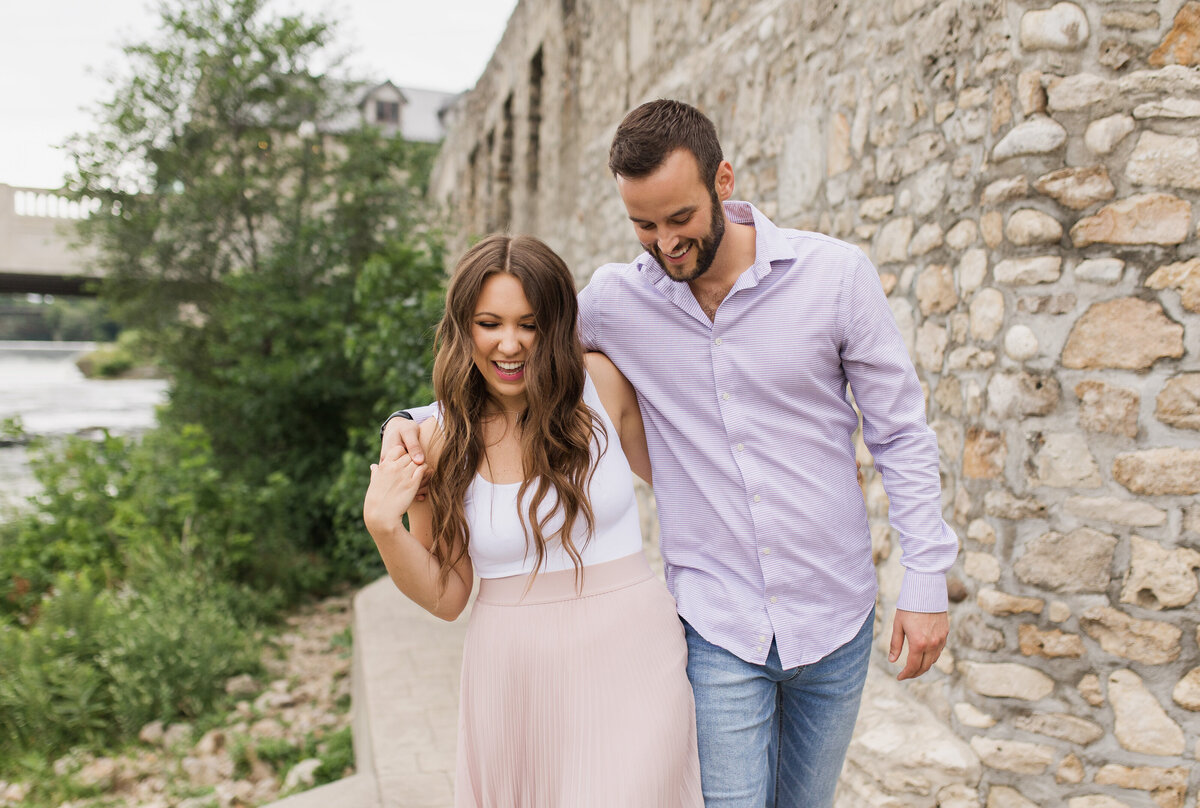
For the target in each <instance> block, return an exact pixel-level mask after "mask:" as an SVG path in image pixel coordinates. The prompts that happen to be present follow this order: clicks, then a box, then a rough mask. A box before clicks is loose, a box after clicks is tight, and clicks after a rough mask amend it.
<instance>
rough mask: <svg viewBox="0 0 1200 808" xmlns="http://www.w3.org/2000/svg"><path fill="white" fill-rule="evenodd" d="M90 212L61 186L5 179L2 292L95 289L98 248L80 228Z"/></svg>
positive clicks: (1, 192) (0, 217)
mask: <svg viewBox="0 0 1200 808" xmlns="http://www.w3.org/2000/svg"><path fill="white" fill-rule="evenodd" d="M89 212H90V211H89V209H88V207H87V206H86V205H82V204H80V203H78V202H73V201H71V200H69V199H67V198H66V197H65V196H63V195H62V194H61V193H59V192H57V191H52V190H48V189H45V188H20V187H16V186H12V185H5V184H3V183H0V294H21V293H35V294H43V295H46V294H50V295H87V294H90V292H89V289H88V281H90V280H93V279H95V278H96V277H97V270H96V269H95V264H96V262H95V250H94V249H92V248H91V247H90V246H80V245H78V244H77V241H78V237H77V236H76V233H75V229H76V228H75V225H76V223H78V222H79V221H80V220H81V219H83V218H85V217H86V216H87V215H88V214H89Z"/></svg>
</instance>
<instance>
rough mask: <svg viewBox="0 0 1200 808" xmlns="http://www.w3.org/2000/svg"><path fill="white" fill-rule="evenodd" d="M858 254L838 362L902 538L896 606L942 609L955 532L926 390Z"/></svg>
mask: <svg viewBox="0 0 1200 808" xmlns="http://www.w3.org/2000/svg"><path fill="white" fill-rule="evenodd" d="M855 252H856V253H857V260H855V261H853V265H852V267H851V269H850V271H849V272H848V273H847V276H846V277H845V279H844V282H843V289H842V296H841V301H840V302H841V312H840V317H841V321H842V323H843V324H844V325H843V332H842V338H841V356H842V366H843V368H844V369H845V373H846V378H847V380H848V381H849V382H850V389H851V392H852V393H853V395H854V400H855V403H856V404H857V405H858V408H859V409H860V410H861V411H862V415H863V440H864V442H865V443H866V445H867V448H868V449H870V450H871V454H872V456H873V457H874V459H875V468H876V469H877V470H878V471H879V473H880V475H881V476H882V479H883V488H884V491H886V492H887V495H888V501H889V506H888V520H889V521H890V522H891V524H892V527H894V528H895V529H896V532H897V533H898V534H899V535H900V548H901V557H900V563H901V564H902V565H903V566H904V581H903V583H902V584H901V587H900V596H899V598H898V599H897V601H896V608H898V609H904V610H906V611H913V612H943V611H946V610H947V597H946V570H948V569H950V566H951V565H952V564H953V563H954V559H955V558H956V557H957V555H958V537H957V536H955V534H954V531H953V530H952V529H951V528H950V526H949V525H948V524H946V522H945V520H944V519H943V518H942V485H941V477H940V474H939V459H938V446H937V436H936V435H935V434H934V432H933V430H932V429H930V428H929V425H928V423H926V420H925V395H924V393H923V392H922V390H921V384H920V381H919V380H918V379H917V372H916V369H915V368H914V367H913V364H912V360H911V359H910V358H909V356H908V349H907V348H906V347H905V345H904V339H903V338H902V337H901V335H900V329H899V328H897V327H896V322H895V319H894V317H893V316H892V311H891V308H890V307H889V306H888V303H887V297H886V296H885V295H884V293H883V287H882V286H881V285H880V283H879V273H878V272H877V271H876V270H875V267H874V266H872V265H871V262H870V261H869V260H868V259H867V257H866V255H864V254H863V253H862V251H861V250H856V251H855Z"/></svg>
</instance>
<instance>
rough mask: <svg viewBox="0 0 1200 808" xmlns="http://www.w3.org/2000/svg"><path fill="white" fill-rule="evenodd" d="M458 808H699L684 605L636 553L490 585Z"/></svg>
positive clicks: (470, 656) (470, 654)
mask: <svg viewBox="0 0 1200 808" xmlns="http://www.w3.org/2000/svg"><path fill="white" fill-rule="evenodd" d="M455 801H456V805H457V806H460V807H462V806H477V807H478V808H566V807H567V806H569V807H570V808H589V807H590V806H596V808H599V807H600V806H604V807H605V808H612V806H628V807H630V808H641V807H642V806H644V807H645V808H699V806H702V805H703V798H702V797H701V793H700V767H699V760H698V758H697V754H696V717H695V704H694V701H693V699H692V690H691V687H690V686H689V684H688V681H687V645H686V643H685V641H684V636H683V627H682V625H681V624H680V622H679V618H678V617H677V616H676V613H675V601H674V599H673V598H672V597H671V595H670V593H669V592H668V591H667V589H666V587H665V586H664V585H663V584H662V582H661V581H659V580H658V579H657V578H655V577H654V576H653V574H652V573H651V572H650V568H649V567H648V566H647V564H646V560H645V557H644V556H642V554H640V553H638V554H635V555H631V556H627V557H626V558H621V559H617V560H616V561H609V562H606V563H603V564H596V565H593V566H590V567H587V568H586V569H585V570H584V574H583V579H582V590H579V589H577V586H576V576H575V571H574V570H565V571H561V572H551V573H542V574H540V575H538V576H536V577H535V578H534V579H533V581H532V583H531V582H530V581H529V579H528V577H527V576H517V577H513V578H500V579H484V580H483V581H482V582H481V584H480V590H479V595H478V597H477V598H476V601H475V605H474V607H473V608H472V611H471V618H470V623H469V625H468V628H467V638H466V647H465V649H464V651H463V670H462V690H461V699H460V702H459V727H458V759H457V775H456V784H455Z"/></svg>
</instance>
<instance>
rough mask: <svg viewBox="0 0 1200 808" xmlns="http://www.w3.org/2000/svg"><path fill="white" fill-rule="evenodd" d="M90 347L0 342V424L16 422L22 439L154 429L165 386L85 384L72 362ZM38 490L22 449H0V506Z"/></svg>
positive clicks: (89, 381)
mask: <svg viewBox="0 0 1200 808" xmlns="http://www.w3.org/2000/svg"><path fill="white" fill-rule="evenodd" d="M95 347H96V343H93V342H35V341H0V423H3V422H4V421H7V420H9V419H13V420H15V421H16V422H18V423H19V424H20V426H21V429H22V431H23V433H24V435H25V439H26V440H27V439H31V438H38V437H46V438H57V437H64V436H67V435H89V434H95V433H98V432H100V431H101V430H108V431H109V432H111V433H114V434H122V435H128V434H137V433H140V432H143V431H145V430H147V429H149V428H151V427H152V426H154V423H155V410H156V408H157V407H158V406H159V405H160V404H162V403H164V402H165V401H166V394H167V383H166V382H165V381H164V380H162V379H121V380H107V379H88V378H86V377H85V376H84V375H83V374H82V373H81V372H80V371H79V369H78V368H77V367H76V366H75V360H76V359H77V358H78V357H79V356H81V355H82V354H84V353H86V352H88V351H90V350H93V349H94V348H95ZM37 490H38V489H37V483H36V481H35V480H34V479H33V475H32V473H31V472H30V469H29V457H28V453H27V451H26V449H25V447H24V446H23V445H20V444H12V443H10V444H9V445H5V446H0V505H4V504H7V505H19V504H20V503H21V502H23V501H24V500H25V498H27V497H29V496H31V495H32V494H34V493H36V492H37ZM0 518H2V517H0Z"/></svg>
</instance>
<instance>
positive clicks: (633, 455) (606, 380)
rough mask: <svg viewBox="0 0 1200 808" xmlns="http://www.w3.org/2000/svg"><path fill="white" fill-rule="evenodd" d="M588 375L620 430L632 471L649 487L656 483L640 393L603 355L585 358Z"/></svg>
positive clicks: (588, 355) (618, 432)
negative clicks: (653, 477) (638, 396)
mask: <svg viewBox="0 0 1200 808" xmlns="http://www.w3.org/2000/svg"><path fill="white" fill-rule="evenodd" d="M584 361H585V362H586V363H587V370H588V374H590V375H591V377H592V381H593V382H594V383H595V385H596V392H598V393H599V394H600V403H601V404H603V405H604V409H605V410H606V411H607V412H608V417H609V418H610V419H611V420H612V422H613V424H614V425H615V426H616V427H617V436H618V437H619V438H620V439H621V447H622V448H623V449H624V450H625V459H626V460H628V461H629V468H631V469H633V473H634V474H636V475H637V476H639V477H641V478H642V479H643V480H645V481H646V482H647V483H651V484H652V483H653V479H652V478H651V471H650V450H649V449H647V448H646V428H645V426H644V425H643V424H642V411H641V409H639V408H638V403H637V393H635V392H634V390H633V385H632V384H630V383H629V380H628V379H626V378H625V377H624V376H623V375H622V374H621V371H620V370H618V369H617V366H616V365H614V364H613V363H612V360H611V359H609V358H608V357H607V356H605V355H604V354H602V353H596V352H589V353H586V354H584Z"/></svg>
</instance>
